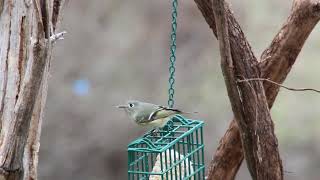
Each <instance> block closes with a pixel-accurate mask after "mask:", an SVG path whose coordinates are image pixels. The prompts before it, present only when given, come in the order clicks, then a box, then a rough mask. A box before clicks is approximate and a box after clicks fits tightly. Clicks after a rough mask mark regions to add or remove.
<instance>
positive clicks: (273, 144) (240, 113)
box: [213, 0, 283, 180]
mask: <svg viewBox="0 0 320 180" xmlns="http://www.w3.org/2000/svg"><path fill="white" fill-rule="evenodd" d="M224 6H225V3H224V0H213V12H214V17H215V21H216V31H217V35H218V39H219V44H220V55H221V68H222V72H223V76H224V79H225V83H226V87H227V91H228V95H229V99H230V102H231V107H232V110H233V114H234V116H235V118H236V121H237V124H238V127H239V130H240V136H241V140H242V146H243V148H244V154H245V157H246V160H247V164H248V169H249V171H250V174H251V176H252V178H253V179H261V180H262V179H274V180H281V179H283V172H282V162H281V159H280V155H279V150H278V143H277V138H276V136H275V134H274V127H273V122H272V119H271V116H270V111H269V108H268V104H267V100H266V96H265V94H264V89H263V85H262V82H259V81H257V82H247V83H242V84H237V80H238V79H239V78H244V79H247V78H249V79H250V78H257V77H259V73H260V69H259V66H256V65H257V60H256V58H255V57H254V56H253V55H252V53H250V52H249V53H248V54H244V55H245V56H246V57H247V58H245V59H241V60H238V61H236V60H234V59H233V58H232V56H231V50H230V42H229V32H228V24H227V23H228V21H227V16H226V12H225V8H224ZM229 20H230V19H229ZM239 32H240V31H238V29H230V34H233V35H237V34H238V33H239ZM238 43H241V44H242V43H243V42H238ZM239 53H240V52H238V53H237V54H233V56H237V55H238V54H239ZM245 53H246V52H245ZM235 59H236V58H235Z"/></svg>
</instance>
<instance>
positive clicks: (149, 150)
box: [128, 115, 205, 180]
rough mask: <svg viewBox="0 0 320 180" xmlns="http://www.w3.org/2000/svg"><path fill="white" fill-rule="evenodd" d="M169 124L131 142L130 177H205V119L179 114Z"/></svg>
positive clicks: (167, 179)
mask: <svg viewBox="0 0 320 180" xmlns="http://www.w3.org/2000/svg"><path fill="white" fill-rule="evenodd" d="M168 124H169V125H167V126H166V127H165V128H164V129H163V130H159V131H158V132H155V133H154V132H152V131H149V132H147V133H146V134H145V135H144V136H142V137H140V138H138V139H136V140H134V141H133V142H131V143H130V144H129V145H128V179H129V180H186V179H192V180H204V179H205V174H204V173H205V166H204V144H203V122H202V121H198V120H191V119H186V118H184V117H183V116H180V115H176V116H174V117H173V118H172V119H171V122H170V121H169V123H168ZM168 129H170V130H168Z"/></svg>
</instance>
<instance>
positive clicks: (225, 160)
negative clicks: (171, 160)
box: [195, 0, 320, 180]
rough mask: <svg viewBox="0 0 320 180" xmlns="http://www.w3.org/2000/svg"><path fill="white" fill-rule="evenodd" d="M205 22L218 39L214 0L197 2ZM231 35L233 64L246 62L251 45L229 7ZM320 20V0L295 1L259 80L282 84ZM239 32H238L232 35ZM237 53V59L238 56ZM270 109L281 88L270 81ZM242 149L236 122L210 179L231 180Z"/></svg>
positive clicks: (219, 151) (262, 63) (265, 55)
mask: <svg viewBox="0 0 320 180" xmlns="http://www.w3.org/2000/svg"><path fill="white" fill-rule="evenodd" d="M195 2H196V4H197V6H198V7H199V9H200V11H201V12H202V14H203V16H204V18H205V20H206V21H207V23H208V24H209V26H210V27H211V29H212V30H213V33H214V34H215V36H217V30H216V22H215V17H214V13H213V8H212V2H211V0H195ZM225 12H226V16H227V19H231V21H230V20H229V21H228V29H229V36H230V46H231V54H232V58H233V61H241V60H242V59H245V58H246V57H245V55H246V54H252V55H253V53H252V51H251V48H250V46H249V43H248V42H247V40H246V38H245V36H244V34H243V33H242V31H241V28H240V26H239V24H238V23H237V21H236V20H235V18H234V16H233V14H232V13H231V10H230V9H229V7H228V6H226V7H225ZM319 19H320V1H319V0H295V1H294V3H293V8H292V10H291V14H290V16H289V17H288V19H287V22H286V23H285V24H284V25H283V27H282V28H281V30H280V31H279V33H278V34H277V35H276V36H275V38H274V40H273V41H272V43H271V45H270V46H269V47H268V48H267V49H266V50H265V51H264V52H263V54H262V56H261V60H260V61H259V62H258V64H257V65H258V66H259V69H260V77H262V78H268V79H270V80H272V81H275V82H278V83H282V82H283V81H284V80H285V78H286V76H287V75H288V73H289V72H290V70H291V67H292V65H293V64H294V62H295V60H296V58H297V56H298V54H299V52H300V50H301V48H302V46H303V44H304V42H305V40H306V39H307V37H308V35H309V34H310V33H311V31H312V29H313V28H314V26H315V25H316V24H317V22H318V21H319ZM234 29H236V30H237V31H238V32H239V33H236V34H232V33H233V32H232V31H233V30H234ZM236 54H238V56H235V55H236ZM263 87H264V91H265V94H266V97H267V102H268V106H269V108H271V107H272V104H273V103H274V101H275V98H276V96H277V94H278V91H279V86H275V85H273V84H270V83H268V82H265V83H264V84H263ZM243 157H244V156H243V149H242V144H241V138H240V132H239V128H238V126H237V123H236V121H235V120H233V121H232V122H231V124H230V126H229V128H228V130H227V131H226V133H225V135H224V137H223V138H222V139H221V140H220V144H219V146H218V149H217V151H216V152H215V154H214V157H213V160H212V162H211V164H210V166H209V171H208V176H207V177H208V179H219V180H220V179H221V180H231V179H234V177H235V176H236V173H237V171H238V169H239V167H240V165H241V162H242V160H243Z"/></svg>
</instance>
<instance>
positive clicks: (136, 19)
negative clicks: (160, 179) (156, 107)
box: [39, 0, 320, 180]
mask: <svg viewBox="0 0 320 180" xmlns="http://www.w3.org/2000/svg"><path fill="white" fill-rule="evenodd" d="M179 3H180V4H179V13H178V14H179V17H178V35H177V44H178V46H177V63H176V66H177V69H176V70H177V71H176V84H175V85H176V86H175V87H176V94H175V102H176V104H175V106H176V107H179V108H183V109H186V110H193V111H198V112H200V113H198V114H196V115H194V116H193V117H192V118H194V119H200V120H203V121H204V122H205V155H206V164H208V163H209V162H210V160H211V158H212V154H213V152H214V151H215V150H216V147H217V144H218V142H219V140H220V138H221V137H222V136H223V134H224V132H225V130H226V129H227V127H228V124H229V123H230V120H231V118H232V112H231V108H230V104H229V100H228V98H227V94H226V89H225V85H224V81H223V77H222V74H221V70H220V57H219V52H218V47H217V41H216V39H215V38H214V36H213V34H212V32H211V30H210V29H209V26H208V25H207V23H206V22H205V20H204V18H203V16H202V15H201V13H200V11H199V10H198V8H197V6H196V4H195V3H194V1H192V0H190V1H182V0H181V1H179ZM230 3H231V7H232V9H233V11H234V14H235V16H236V17H237V19H238V21H239V22H240V24H241V26H242V29H243V31H244V33H245V34H246V36H247V38H248V40H249V42H250V43H251V45H252V48H253V50H254V52H255V54H256V55H257V57H259V55H260V54H261V52H262V51H263V50H264V49H265V48H266V47H267V46H268V45H269V43H270V42H271V40H272V38H273V37H274V35H275V34H276V33H277V32H278V30H279V29H280V27H281V25H282V24H283V23H284V22H285V20H286V18H287V16H288V14H289V11H290V8H291V3H292V1H278V0H263V1H255V0H244V1H236V0H231V2H230ZM170 12H171V3H170V1H163V0H134V1H133V0H91V1H88V0H77V1H69V2H68V4H67V5H66V6H65V9H64V15H63V21H62V25H61V26H60V27H61V30H66V31H68V34H67V36H66V39H65V40H64V41H60V42H58V43H57V44H56V47H55V52H54V58H53V61H52V67H51V77H50V81H49V93H48V100H47V106H46V112H45V118H44V122H43V130H42V137H41V150H40V164H39V173H40V175H39V176H40V179H47V180H58V179H78V180H88V179H90V180H102V179H108V180H125V179H126V178H127V152H126V148H127V144H128V143H129V142H130V141H132V140H133V139H135V138H136V137H138V136H140V135H142V134H143V133H144V132H145V131H146V129H141V128H139V127H138V126H137V125H135V124H134V123H133V122H131V121H130V120H129V119H128V118H127V116H126V115H125V113H124V112H122V111H120V110H119V109H116V108H115V107H114V106H115V105H118V104H121V103H124V102H125V101H126V100H128V99H137V100H142V101H147V102H152V103H156V104H163V105H166V103H167V98H168V97H167V96H168V95H167V88H168V62H169V60H168V57H169V33H170V21H171V15H170ZM319 49H320V32H319V25H318V26H317V27H316V28H315V29H314V31H313V33H312V34H311V35H310V37H309V39H308V40H307V42H306V44H305V46H304V48H303V50H302V52H301V54H300V55H299V57H298V60H297V62H296V64H295V65H294V67H293V69H292V71H291V73H290V75H289V77H288V78H287V80H286V81H285V83H284V84H285V85H287V86H290V87H296V88H299V87H311V88H317V89H320V83H319V82H320V79H319V76H317V74H319V70H318V67H319V66H320V61H319V55H320V54H319ZM319 107H320V96H319V95H318V94H315V93H312V92H291V91H286V90H284V89H282V90H281V92H280V94H279V96H278V98H277V100H276V103H275V105H274V107H273V108H272V117H273V120H274V122H275V127H276V134H277V136H278V140H279V145H280V146H279V148H280V151H281V157H282V160H283V165H284V170H285V176H286V179H290V180H299V179H311V180H316V179H320V175H319V169H320V131H319V127H320V121H319V118H320V108H319ZM236 179H240V180H245V179H250V175H249V173H248V170H247V168H246V165H245V163H243V165H242V167H241V170H240V171H239V173H238V175H237V178H236Z"/></svg>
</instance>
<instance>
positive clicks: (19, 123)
mask: <svg viewBox="0 0 320 180" xmlns="http://www.w3.org/2000/svg"><path fill="white" fill-rule="evenodd" d="M61 3H62V2H61ZM58 8H59V9H60V8H61V6H60V7H58ZM56 12H58V13H59V11H53V1H52V0H0V37H1V38H0V60H1V61H0V90H1V91H0V118H1V134H0V179H37V176H36V174H37V163H38V151H39V139H40V132H41V122H42V114H43V108H44V104H45V100H46V91H47V78H48V72H49V66H50V59H51V51H52V43H53V42H52V41H51V40H52V39H50V38H49V37H50V36H51V35H52V34H54V31H52V29H53V28H52V26H56V23H57V22H51V18H50V17H52V16H59V14H55V13H56ZM52 13H53V14H52Z"/></svg>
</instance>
